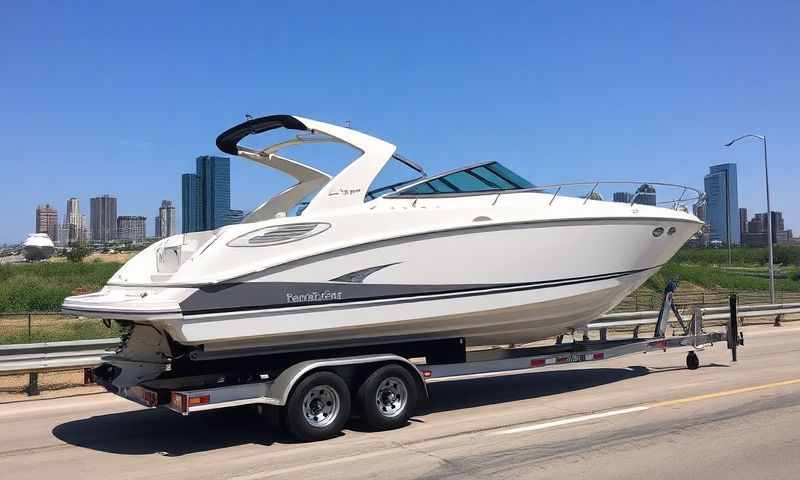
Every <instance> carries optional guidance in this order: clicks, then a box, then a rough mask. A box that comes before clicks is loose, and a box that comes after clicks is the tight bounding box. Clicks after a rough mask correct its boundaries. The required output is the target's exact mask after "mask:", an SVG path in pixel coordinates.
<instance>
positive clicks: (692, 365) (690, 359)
mask: <svg viewBox="0 0 800 480" xmlns="http://www.w3.org/2000/svg"><path fill="white" fill-rule="evenodd" d="M686 368H688V369H689V370H697V369H698V368H700V359H699V358H697V354H696V353H694V352H689V353H688V354H687V355H686Z"/></svg>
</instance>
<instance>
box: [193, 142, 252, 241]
mask: <svg viewBox="0 0 800 480" xmlns="http://www.w3.org/2000/svg"><path fill="white" fill-rule="evenodd" d="M196 167H197V173H194V174H192V173H186V174H184V175H183V176H182V177H181V188H182V201H183V203H182V205H181V213H182V217H183V218H182V226H183V232H184V233H188V232H197V231H202V230H213V229H215V228H219V227H222V226H224V225H229V224H231V223H234V220H235V219H237V218H239V216H238V215H237V214H236V213H235V212H232V211H231V173H230V159H228V158H224V157H213V156H210V155H203V156H201V157H197V160H196Z"/></svg>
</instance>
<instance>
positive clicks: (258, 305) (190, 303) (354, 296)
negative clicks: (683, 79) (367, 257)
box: [180, 267, 659, 315]
mask: <svg viewBox="0 0 800 480" xmlns="http://www.w3.org/2000/svg"><path fill="white" fill-rule="evenodd" d="M655 268H659V267H650V268H643V269H637V270H629V271H624V272H612V273H604V274H599V275H587V276H582V277H572V278H563V279H555V280H541V281H535V282H525V283H503V284H455V285H426V284H405V285H402V284H363V283H344V282H343V283H331V282H242V283H228V284H220V285H213V286H204V287H200V288H199V289H198V290H197V291H196V292H194V293H192V294H191V295H190V296H189V297H187V298H186V299H185V300H184V301H183V302H181V303H180V307H181V311H182V312H183V313H184V315H201V314H210V313H223V312H236V311H252V310H271V309H281V308H286V307H304V306H335V305H338V304H347V303H355V302H392V303H405V302H409V301H425V300H436V299H438V298H448V299H450V298H459V297H467V296H477V295H489V294H498V293H509V292H521V291H527V290H537V289H544V288H555V287H562V286H567V285H576V284H581V283H589V282H596V281H601V280H610V279H614V278H619V277H623V276H626V275H633V274H636V273H641V272H645V271H648V270H653V269H655Z"/></svg>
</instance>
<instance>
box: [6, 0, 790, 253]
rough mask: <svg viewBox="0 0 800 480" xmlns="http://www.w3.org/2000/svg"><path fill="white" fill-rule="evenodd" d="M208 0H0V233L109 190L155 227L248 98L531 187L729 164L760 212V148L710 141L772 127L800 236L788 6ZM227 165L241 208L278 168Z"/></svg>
mask: <svg viewBox="0 0 800 480" xmlns="http://www.w3.org/2000/svg"><path fill="white" fill-rule="evenodd" d="M208 3H210V2H191V3H189V2H186V3H180V2H153V3H147V2H47V3H40V2H29V1H17V2H5V3H4V4H3V9H2V10H3V11H2V15H0V58H1V59H2V61H0V106H1V107H0V112H2V114H1V115H0V146H2V151H3V154H2V159H1V160H0V162H2V174H1V175H2V198H1V199H0V219H2V220H0V243H2V242H17V241H21V240H22V239H23V238H24V236H25V234H26V233H28V232H30V231H32V230H33V229H34V210H35V207H36V205H37V204H39V203H45V202H49V203H52V204H55V205H56V206H57V208H58V210H59V215H63V214H64V211H65V208H66V200H67V198H68V197H69V196H78V197H79V198H80V199H81V209H82V211H83V213H87V214H88V211H89V208H88V206H89V205H88V199H89V197H91V196H94V195H97V194H102V193H111V194H114V195H116V196H117V197H118V199H119V214H120V215H145V216H147V217H148V224H147V225H148V232H149V233H151V234H152V231H153V223H152V217H153V216H154V215H155V214H156V212H157V208H158V206H159V204H160V201H161V200H162V199H171V200H173V201H175V202H176V204H177V205H178V207H180V174H181V173H182V172H188V171H192V169H193V168H194V158H195V157H196V156H197V155H201V154H208V153H212V154H213V153H218V152H217V151H216V148H215V147H214V139H215V137H216V135H217V134H218V133H220V132H221V131H223V130H225V129H226V128H228V127H230V126H231V125H233V124H234V123H237V122H239V121H241V120H243V116H244V114H245V113H251V114H254V115H264V114H270V113H296V114H299V115H304V116H308V117H312V118H317V119H320V120H326V121H331V122H337V123H342V122H344V121H345V120H350V121H352V124H353V127H354V128H359V129H363V130H365V131H367V132H369V133H372V134H375V135H377V136H380V137H382V138H385V139H387V140H390V141H392V142H393V143H396V144H398V145H399V148H400V151H402V152H404V153H405V154H406V155H408V156H409V157H411V158H414V159H416V160H417V161H419V162H420V163H423V164H424V165H426V166H427V167H428V170H429V171H437V170H441V169H445V168H451V167H455V166H458V165H461V164H465V163H472V162H476V161H481V160H487V159H494V160H500V161H502V162H504V163H505V164H507V165H508V166H510V167H511V168H512V169H515V170H517V171H519V172H520V173H522V174H524V175H525V176H527V177H528V178H529V179H531V180H532V181H533V182H535V183H539V184H543V183H556V182H565V181H577V180H591V179H606V180H614V179H650V180H663V181H668V182H677V183H688V184H690V185H694V186H698V187H702V183H703V178H702V176H703V174H704V173H705V172H706V171H707V168H708V166H709V165H711V164H714V163H721V162H736V163H738V165H739V195H740V198H739V204H740V206H744V207H747V208H748V209H750V211H751V214H752V212H753V211H754V210H755V211H763V210H765V201H764V195H763V193H762V192H763V174H762V164H761V149H760V145H759V144H758V143H756V142H747V143H742V144H740V145H737V146H736V148H734V149H725V148H723V147H722V144H723V143H725V142H726V141H727V140H729V139H730V138H732V137H734V136H738V135H739V134H744V133H748V132H756V133H763V134H766V135H767V136H768V138H769V141H770V144H769V145H770V160H771V173H772V177H773V183H772V186H773V197H772V204H773V208H774V209H775V210H782V211H783V212H784V216H785V217H786V220H787V228H789V227H793V228H794V229H795V232H796V234H797V233H800V201H798V186H800V184H799V182H798V179H800V155H798V152H800V137H799V136H798V135H800V128H798V127H800V35H799V34H798V32H800V4H798V3H797V2H760V3H759V4H758V5H757V6H756V5H750V6H748V5H746V4H744V3H742V2H685V3H679V2H674V1H669V2H588V1H586V2H549V1H547V2H509V3H505V2H473V3H472V4H469V5H467V3H469V2H464V4H461V3H452V2H416V3H415V2H390V3H386V2H363V3H356V2H319V3H316V2H313V1H305V2H252V3H236V2H217V3H218V5H219V6H218V7H213V8H212V7H208V6H206V5H207V4H208ZM601 4H602V6H601ZM223 5H224V6H223ZM456 5H457V7H456ZM231 165H232V172H231V176H232V192H233V193H232V197H233V201H232V206H233V208H242V209H245V210H248V209H250V208H252V207H254V206H255V205H257V204H258V203H259V202H260V201H261V200H263V199H264V198H265V197H267V196H268V195H269V193H271V192H274V191H275V190H277V189H279V188H281V187H283V186H285V185H286V184H287V183H288V181H287V179H285V178H282V177H280V176H278V175H276V174H273V173H270V172H267V171H265V170H263V169H260V168H259V167H257V166H252V165H248V164H247V163H246V161H245V160H240V161H237V159H232V163H231ZM318 166H320V167H322V168H325V165H324V162H323V164H322V165H318Z"/></svg>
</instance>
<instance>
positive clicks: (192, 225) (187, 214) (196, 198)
mask: <svg viewBox="0 0 800 480" xmlns="http://www.w3.org/2000/svg"><path fill="white" fill-rule="evenodd" d="M181 193H182V195H181V200H182V202H181V226H182V230H181V231H182V232H183V233H189V232H199V231H202V230H205V229H204V228H203V197H202V196H201V195H200V177H198V176H197V175H195V174H194V173H184V174H183V175H182V176H181Z"/></svg>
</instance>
